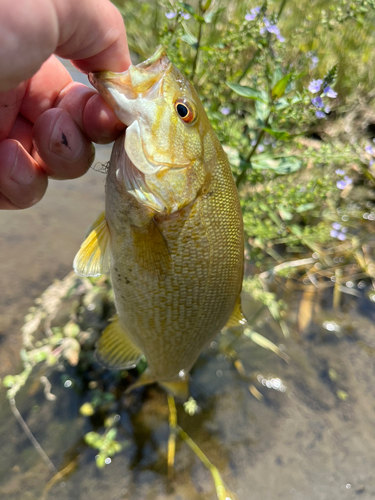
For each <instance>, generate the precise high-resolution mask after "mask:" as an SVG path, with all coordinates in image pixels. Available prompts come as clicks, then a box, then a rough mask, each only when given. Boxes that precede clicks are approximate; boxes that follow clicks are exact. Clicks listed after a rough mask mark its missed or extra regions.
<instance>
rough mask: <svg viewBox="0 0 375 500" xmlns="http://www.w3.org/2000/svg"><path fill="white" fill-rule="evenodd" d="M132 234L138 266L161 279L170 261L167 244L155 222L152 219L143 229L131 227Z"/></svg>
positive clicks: (167, 269)
mask: <svg viewBox="0 0 375 500" xmlns="http://www.w3.org/2000/svg"><path fill="white" fill-rule="evenodd" d="M132 234H133V244H134V248H135V250H136V256H137V257H136V258H137V262H138V264H139V265H140V266H141V267H142V269H145V270H146V271H148V272H150V273H151V274H153V275H156V276H158V277H159V278H160V279H163V278H164V277H165V275H166V274H167V273H168V271H169V269H170V266H171V262H172V261H171V256H170V253H169V250H168V246H167V242H166V241H165V239H164V236H163V235H162V233H161V232H160V229H159V227H158V225H157V224H156V222H155V221H154V220H153V219H152V220H151V221H150V223H149V224H148V225H147V226H145V227H141V228H139V227H136V226H132Z"/></svg>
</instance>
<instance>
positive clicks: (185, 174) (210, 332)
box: [74, 47, 243, 396]
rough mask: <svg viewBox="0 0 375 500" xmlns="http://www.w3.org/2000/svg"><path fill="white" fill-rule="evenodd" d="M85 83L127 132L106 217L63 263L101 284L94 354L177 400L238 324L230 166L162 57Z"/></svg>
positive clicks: (111, 179)
mask: <svg viewBox="0 0 375 500" xmlns="http://www.w3.org/2000/svg"><path fill="white" fill-rule="evenodd" d="M90 81H91V83H92V84H93V85H94V86H95V87H96V88H97V90H98V91H99V92H100V94H101V95H102V96H103V97H104V98H105V99H106V101H107V102H108V103H109V105H110V106H111V107H112V108H113V110H114V111H115V113H116V115H117V116H118V118H119V119H120V120H121V121H123V122H124V123H125V124H126V125H127V129H126V133H125V134H124V135H122V136H121V137H120V138H119V139H118V140H117V141H116V143H115V145H114V147H113V151H112V156H111V160H110V163H109V168H108V175H107V183H106V209H105V214H103V215H102V216H100V217H99V219H98V220H97V221H96V222H95V223H94V225H93V227H92V230H91V232H90V234H89V236H88V237H87V239H86V240H85V242H84V243H83V244H82V246H81V249H80V251H79V252H78V254H77V256H76V258H75V261H74V268H75V270H76V272H77V273H78V274H80V275H83V276H97V275H99V274H101V273H102V272H107V271H108V270H109V271H110V274H111V281H112V284H113V289H114V295H115V302H116V309H117V315H116V317H115V318H114V320H113V321H112V322H111V323H110V324H109V326H108V327H107V328H106V329H105V330H104V332H103V334H102V336H101V338H100V340H99V342H98V345H97V356H98V358H99V360H100V361H101V362H102V363H103V364H104V365H105V366H107V367H109V368H112V369H120V368H129V367H131V366H135V365H136V363H137V362H138V361H139V359H140V357H141V356H142V354H143V355H145V357H146V359H147V363H148V369H147V372H146V374H145V375H144V376H143V377H142V378H141V381H140V383H139V384H138V385H141V384H143V383H151V382H159V383H161V384H162V385H164V386H165V387H167V388H169V389H170V390H172V392H174V393H175V394H176V395H181V396H186V391H187V374H188V372H189V370H190V369H191V367H192V365H193V364H194V362H195V361H196V359H197V357H198V355H199V354H200V352H201V351H202V349H203V348H204V347H205V346H206V345H207V344H208V343H209V342H210V341H211V340H212V339H213V338H214V337H215V335H216V334H217V333H218V332H219V331H220V330H221V329H222V328H223V327H224V326H225V325H226V324H228V321H229V323H230V324H235V323H236V322H237V324H238V323H241V321H242V316H241V313H240V292H241V285H242V274H243V225H242V215H241V209H240V204H239V199H238V194H237V191H236V187H235V183H234V180H233V177H232V173H231V170H230V166H229V163H228V161H227V158H226V155H225V153H224V151H223V149H222V147H221V145H220V143H219V141H218V139H217V137H216V135H215V132H214V130H213V129H212V127H211V125H210V123H209V121H208V118H207V116H206V113H205V111H204V109H203V106H202V104H201V102H200V100H199V97H198V95H197V93H196V92H195V90H194V88H193V87H192V85H190V83H189V82H188V81H187V80H186V78H185V77H184V76H183V75H182V74H181V73H180V72H179V71H178V69H177V68H176V67H174V66H173V64H172V63H171V62H170V61H169V59H168V57H167V55H166V53H165V51H164V50H163V49H162V48H161V47H158V49H157V50H156V52H155V54H154V55H153V56H152V57H150V58H149V59H148V60H147V61H145V62H143V63H141V64H139V65H137V66H130V68H129V69H128V70H127V71H125V72H124V73H119V74H117V73H110V72H102V73H96V74H92V75H90Z"/></svg>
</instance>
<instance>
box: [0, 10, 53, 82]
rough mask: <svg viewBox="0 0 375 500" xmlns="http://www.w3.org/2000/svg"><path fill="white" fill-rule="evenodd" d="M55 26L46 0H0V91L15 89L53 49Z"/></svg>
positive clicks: (30, 75)
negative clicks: (31, 0) (15, 0)
mask: <svg viewBox="0 0 375 500" xmlns="http://www.w3.org/2000/svg"><path fill="white" fill-rule="evenodd" d="M58 40H59V25H58V19H57V18H56V9H55V7H54V3H53V2H51V1H50V0H33V2H30V0H17V2H14V0H1V16H0V41H1V43H0V46H1V50H0V75H1V78H0V91H5V90H9V89H12V88H15V87H16V86H17V85H18V84H19V83H21V82H22V81H25V80H28V79H29V78H31V77H32V75H33V74H34V73H36V72H37V71H38V69H39V68H40V66H41V64H42V63H43V61H45V60H46V59H47V58H48V57H49V56H50V55H51V54H52V53H53V51H54V50H55V48H56V47H57V45H58Z"/></svg>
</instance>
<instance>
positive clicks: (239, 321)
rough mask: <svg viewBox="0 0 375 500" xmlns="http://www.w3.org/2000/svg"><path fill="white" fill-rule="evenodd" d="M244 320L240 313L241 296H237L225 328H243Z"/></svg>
mask: <svg viewBox="0 0 375 500" xmlns="http://www.w3.org/2000/svg"><path fill="white" fill-rule="evenodd" d="M246 322H247V321H246V318H245V317H244V315H243V314H242V311H241V296H240V295H239V296H238V298H237V300H236V303H235V305H234V309H233V312H232V314H231V316H230V318H229V319H228V321H227V324H226V325H225V328H233V327H235V326H243V325H245V324H246Z"/></svg>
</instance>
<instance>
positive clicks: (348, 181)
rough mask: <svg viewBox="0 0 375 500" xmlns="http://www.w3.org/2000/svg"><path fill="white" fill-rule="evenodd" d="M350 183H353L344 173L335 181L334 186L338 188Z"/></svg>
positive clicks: (343, 187)
mask: <svg viewBox="0 0 375 500" xmlns="http://www.w3.org/2000/svg"><path fill="white" fill-rule="evenodd" d="M352 183H353V181H352V179H351V178H350V177H348V176H347V175H346V176H345V177H344V179H341V180H340V181H337V182H336V186H337V187H338V188H339V189H345V188H346V186H349V185H350V184H352Z"/></svg>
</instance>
